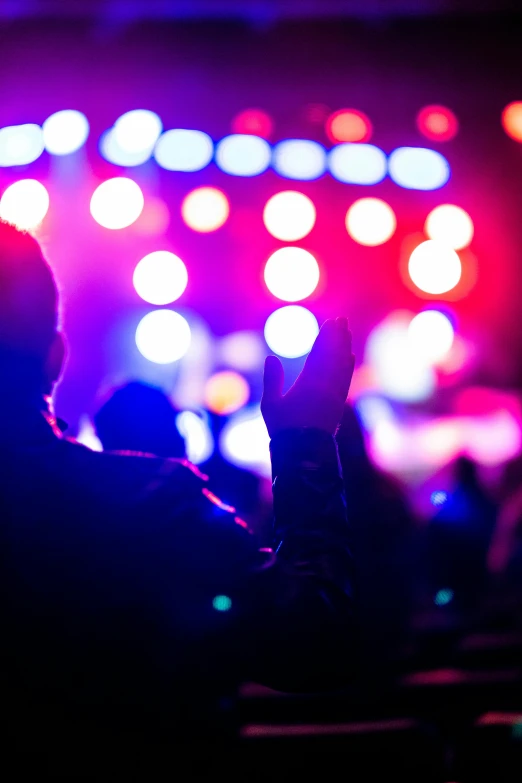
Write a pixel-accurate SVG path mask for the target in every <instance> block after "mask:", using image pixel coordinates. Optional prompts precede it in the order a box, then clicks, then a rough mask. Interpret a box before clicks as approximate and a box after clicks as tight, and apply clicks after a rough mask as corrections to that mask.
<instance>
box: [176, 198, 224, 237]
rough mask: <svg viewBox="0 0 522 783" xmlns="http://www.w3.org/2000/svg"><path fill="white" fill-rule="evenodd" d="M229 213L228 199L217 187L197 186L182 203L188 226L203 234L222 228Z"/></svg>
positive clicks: (182, 211)
mask: <svg viewBox="0 0 522 783" xmlns="http://www.w3.org/2000/svg"><path fill="white" fill-rule="evenodd" d="M229 214H230V204H229V203H228V199H227V197H226V196H225V194H224V193H223V191H221V190H218V189H217V188H209V187H203V188H196V189H195V190H192V191H191V192H190V193H189V194H188V195H187V196H185V198H184V199H183V203H182V205H181V215H182V217H183V220H184V221H185V223H186V224H187V226H189V227H190V228H191V229H192V230H193V231H199V232H200V233H203V234H207V233H209V232H211V231H217V229H218V228H221V226H222V225H224V223H226V221H227V219H228V216H229Z"/></svg>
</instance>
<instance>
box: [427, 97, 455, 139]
mask: <svg viewBox="0 0 522 783" xmlns="http://www.w3.org/2000/svg"><path fill="white" fill-rule="evenodd" d="M417 127H418V129H419V130H420V132H421V133H422V134H423V135H424V136H426V138H427V139H431V140H432V141H449V140H450V139H452V138H453V137H454V136H456V135H457V133H458V130H459V122H458V120H457V118H456V117H455V115H454V114H453V112H452V111H451V109H448V108H447V107H446V106H425V107H424V108H423V109H421V110H420V112H419V113H418V114H417Z"/></svg>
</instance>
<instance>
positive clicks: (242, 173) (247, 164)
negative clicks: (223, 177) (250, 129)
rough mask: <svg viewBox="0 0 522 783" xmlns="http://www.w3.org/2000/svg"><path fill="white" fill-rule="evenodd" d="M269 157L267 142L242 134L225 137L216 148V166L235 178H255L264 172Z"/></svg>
mask: <svg viewBox="0 0 522 783" xmlns="http://www.w3.org/2000/svg"><path fill="white" fill-rule="evenodd" d="M271 155H272V151H271V149H270V144H268V142H266V141H265V140H264V139H262V138H260V137H259V136H249V135H246V134H242V133H236V134H233V135H232V136H226V137H225V138H224V139H222V140H221V141H220V142H219V144H218V145H217V147H216V163H217V165H218V166H219V168H220V169H221V170H222V171H225V172H226V173H227V174H235V176H236V177H255V176H256V175H257V174H261V173H262V172H263V171H266V169H267V168H268V166H269V165H270V158H271Z"/></svg>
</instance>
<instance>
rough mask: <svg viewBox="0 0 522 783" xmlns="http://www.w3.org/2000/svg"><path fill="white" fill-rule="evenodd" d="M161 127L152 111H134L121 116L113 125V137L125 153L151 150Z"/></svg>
mask: <svg viewBox="0 0 522 783" xmlns="http://www.w3.org/2000/svg"><path fill="white" fill-rule="evenodd" d="M162 130H163V125H162V122H161V120H160V118H159V117H158V115H157V114H155V113H154V112H153V111H148V110H147V109H135V110H133V111H128V112H126V113H125V114H122V116H121V117H119V118H118V119H117V120H116V122H115V123H114V137H115V140H116V143H117V144H118V146H119V147H120V148H121V149H122V150H124V151H125V152H131V153H132V152H141V151H142V150H152V148H153V147H154V145H155V144H156V142H157V140H158V138H159V135H160V133H161V131H162Z"/></svg>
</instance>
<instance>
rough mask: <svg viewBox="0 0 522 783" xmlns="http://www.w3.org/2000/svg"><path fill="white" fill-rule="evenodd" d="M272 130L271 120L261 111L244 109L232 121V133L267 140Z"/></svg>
mask: <svg viewBox="0 0 522 783" xmlns="http://www.w3.org/2000/svg"><path fill="white" fill-rule="evenodd" d="M273 129H274V123H273V122H272V118H271V117H270V116H269V115H268V114H267V113H266V112H264V111H263V110H262V109H245V110H244V111H242V112H240V113H239V114H236V116H235V117H234V119H233V120H232V132H233V133H246V134H248V135H250V136H261V138H263V139H269V138H270V136H271V135H272V131H273Z"/></svg>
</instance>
